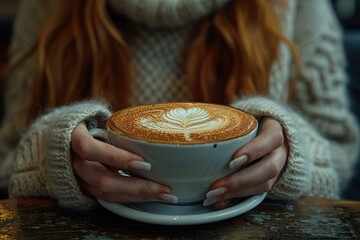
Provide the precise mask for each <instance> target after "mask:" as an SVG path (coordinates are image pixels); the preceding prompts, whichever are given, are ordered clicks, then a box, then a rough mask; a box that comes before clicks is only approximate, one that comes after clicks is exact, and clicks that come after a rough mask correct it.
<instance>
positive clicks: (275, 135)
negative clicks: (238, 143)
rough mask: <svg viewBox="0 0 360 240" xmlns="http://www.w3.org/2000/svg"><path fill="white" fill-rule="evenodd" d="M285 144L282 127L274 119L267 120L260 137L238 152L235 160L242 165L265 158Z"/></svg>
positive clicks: (260, 131)
mask: <svg viewBox="0 0 360 240" xmlns="http://www.w3.org/2000/svg"><path fill="white" fill-rule="evenodd" d="M283 144H284V135H283V130H282V127H281V125H280V124H279V123H278V122H277V121H276V120H274V119H271V118H266V119H265V120H263V122H262V125H261V126H260V129H259V133H258V135H257V136H256V137H255V138H254V139H253V140H251V141H250V142H249V143H247V144H245V145H244V146H243V147H241V148H240V149H239V150H238V151H236V152H235V153H234V157H233V159H234V160H236V161H240V162H241V164H244V163H245V162H246V163H249V162H251V161H254V160H256V159H259V158H261V157H263V156H264V155H266V154H268V153H270V152H271V151H273V150H274V149H277V148H279V147H280V146H281V145H283ZM233 164H234V163H233ZM238 165H239V164H238Z"/></svg>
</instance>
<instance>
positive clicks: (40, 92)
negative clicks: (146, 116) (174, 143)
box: [29, 0, 299, 120]
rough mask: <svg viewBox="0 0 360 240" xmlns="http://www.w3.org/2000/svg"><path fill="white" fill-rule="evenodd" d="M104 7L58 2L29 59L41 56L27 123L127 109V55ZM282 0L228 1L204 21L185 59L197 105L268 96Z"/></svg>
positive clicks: (85, 0) (98, 2)
mask: <svg viewBox="0 0 360 240" xmlns="http://www.w3.org/2000/svg"><path fill="white" fill-rule="evenodd" d="M105 6H106V0H77V1H64V0H62V1H58V4H57V5H56V7H55V8H54V11H53V13H52V14H51V15H52V16H53V17H51V18H50V19H49V20H48V21H47V24H46V25H45V26H44V28H43V29H42V31H41V34H40V36H39V39H38V41H37V44H36V46H35V47H34V48H33V50H32V52H31V54H32V53H34V52H35V53H36V54H37V55H38V57H39V62H38V68H37V74H36V76H35V79H34V85H33V88H34V89H33V91H34V94H33V98H32V100H31V103H30V108H29V120H31V119H32V118H34V117H35V116H36V115H37V114H38V113H39V111H41V110H42V109H43V108H45V107H56V106H60V105H64V104H68V103H71V102H73V101H76V100H80V99H86V98H92V97H99V96H101V97H105V98H107V99H108V100H110V103H111V104H112V106H113V108H114V109H116V110H117V109H121V108H123V107H125V106H126V105H127V98H128V94H127V93H128V92H129V85H130V81H131V79H132V76H131V55H130V51H129V49H128V46H127V44H126V41H125V40H124V38H123V36H125V35H124V34H125V33H124V32H123V31H124V29H125V27H124V28H122V26H115V25H114V23H113V22H112V21H111V19H110V18H109V16H108V15H107V13H106V8H105ZM285 8H286V5H285V3H284V1H282V0H266V1H264V0H251V1H240V0H233V1H231V2H230V3H229V4H228V5H227V6H225V7H224V8H223V9H221V10H219V11H217V12H216V13H214V14H212V15H211V16H208V17H206V18H205V19H203V20H202V22H201V24H200V26H199V28H198V29H196V31H195V32H194V36H193V37H192V39H191V40H190V42H189V45H188V47H187V49H186V50H185V54H184V61H185V69H184V71H185V73H186V76H187V83H188V86H189V89H190V90H191V92H192V93H193V97H194V99H189V100H194V101H203V102H216V103H228V102H231V101H233V100H235V99H236V97H238V96H241V94H246V95H249V94H267V93H268V90H269V81H268V79H269V76H270V68H271V65H272V63H273V62H274V61H276V60H277V59H278V53H279V45H280V43H282V42H284V43H285V44H287V46H288V47H289V48H290V50H291V51H292V53H293V56H294V58H295V62H296V63H298V62H299V60H298V54H297V51H296V48H295V46H294V44H293V43H292V42H291V41H289V40H288V39H287V38H286V37H285V36H284V34H283V33H282V29H281V21H280V17H281V12H282V10H285Z"/></svg>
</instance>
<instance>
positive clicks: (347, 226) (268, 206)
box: [0, 198, 360, 240]
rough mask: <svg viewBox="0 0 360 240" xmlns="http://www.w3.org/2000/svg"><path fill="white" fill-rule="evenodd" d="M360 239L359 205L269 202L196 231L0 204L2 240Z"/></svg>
mask: <svg viewBox="0 0 360 240" xmlns="http://www.w3.org/2000/svg"><path fill="white" fill-rule="evenodd" d="M309 238H311V239H360V202H355V201H345V200H329V199H323V198H304V199H301V200H299V201H294V202H282V201H272V200H265V201H264V202H262V203H261V204H260V205H259V206H257V207H256V208H254V209H253V210H251V211H249V212H247V213H245V214H243V215H240V216H238V217H234V218H231V219H228V220H224V221H220V222H215V223H210V224H202V225H194V226H159V225H152V224H146V223H140V222H136V221H132V220H129V219H126V218H123V217H120V216H118V215H115V214H114V213H112V212H109V211H108V210H106V209H104V208H102V207H100V206H99V207H98V208H95V209H93V210H91V211H87V212H72V211H69V210H66V209H63V208H61V207H59V205H58V204H57V203H56V201H54V200H50V199H45V198H26V199H5V200H1V201H0V239H102V240H103V239H209V240H211V239H216V240H221V239H293V240H297V239H309Z"/></svg>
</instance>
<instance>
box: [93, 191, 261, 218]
mask: <svg viewBox="0 0 360 240" xmlns="http://www.w3.org/2000/svg"><path fill="white" fill-rule="evenodd" d="M265 196H266V193H263V194H260V195H254V196H251V197H248V198H245V199H244V200H242V201H241V202H238V203H236V204H234V205H233V206H230V207H228V208H225V209H221V210H217V209H215V208H213V207H203V206H202V203H201V204H194V205H171V204H166V203H160V202H151V203H150V202H149V203H133V204H126V205H124V204H120V203H109V202H106V201H104V200H101V199H98V202H99V203H100V205H102V206H103V207H104V208H106V209H108V210H109V211H111V212H113V213H116V214H117V215H120V216H122V217H126V218H129V219H132V220H135V221H139V222H145V223H151V224H160V225H194V224H204V223H210V222H217V221H221V220H225V219H229V218H232V217H235V216H238V215H241V214H243V213H246V212H247V211H250V210H251V209H253V208H254V207H256V206H257V205H259V204H260V203H261V202H262V201H263V200H264V198H265Z"/></svg>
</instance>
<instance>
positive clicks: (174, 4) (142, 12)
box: [107, 0, 231, 27]
mask: <svg viewBox="0 0 360 240" xmlns="http://www.w3.org/2000/svg"><path fill="white" fill-rule="evenodd" d="M107 1H108V3H109V5H110V7H112V8H113V9H114V11H116V12H118V13H119V14H122V15H124V16H126V17H127V18H129V19H130V20H132V21H134V22H138V23H143V24H145V25H147V26H149V27H177V26H183V25H185V24H187V23H190V22H192V21H196V20H199V19H200V18H202V17H204V16H206V15H209V14H211V13H212V12H214V11H216V10H218V9H220V8H221V7H223V6H224V5H225V4H226V3H228V2H230V1H231V0H107Z"/></svg>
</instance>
